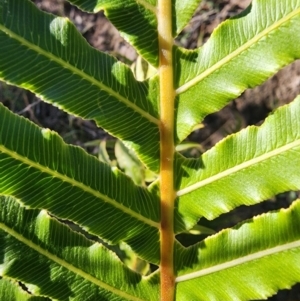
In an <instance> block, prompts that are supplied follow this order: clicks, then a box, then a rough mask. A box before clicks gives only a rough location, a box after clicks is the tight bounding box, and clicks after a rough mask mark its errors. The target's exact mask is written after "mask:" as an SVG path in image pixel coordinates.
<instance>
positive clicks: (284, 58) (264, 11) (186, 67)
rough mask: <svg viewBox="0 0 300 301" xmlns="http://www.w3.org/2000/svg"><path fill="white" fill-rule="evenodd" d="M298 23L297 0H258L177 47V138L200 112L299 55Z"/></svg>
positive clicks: (213, 107)
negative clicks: (193, 45) (201, 40)
mask: <svg viewBox="0 0 300 301" xmlns="http://www.w3.org/2000/svg"><path fill="white" fill-rule="evenodd" d="M299 28H300V1H299V0H294V1H289V0H281V1H278V0H269V1H266V0H257V1H253V2H252V5H251V6H250V7H249V8H248V9H247V10H246V11H245V12H243V13H242V14H241V15H240V16H237V17H234V18H232V19H229V20H227V21H225V22H223V23H222V24H221V25H220V26H219V27H218V28H217V29H216V30H215V31H214V32H213V34H212V36H211V37H210V39H209V41H208V42H207V43H206V44H205V45H204V46H203V47H201V48H199V49H197V50H194V51H190V50H185V49H182V48H178V47H176V48H175V49H174V56H175V58H174V68H175V74H176V79H175V81H176V82H175V88H176V93H177V134H176V139H177V140H178V141H181V140H183V139H184V138H185V137H186V136H187V135H188V134H189V133H190V132H191V131H192V130H193V128H194V127H195V125H197V124H198V123H200V122H202V120H203V118H204V117H205V116H207V115H208V114H210V113H213V112H216V111H218V110H220V109H221V108H222V107H223V106H225V105H226V104H228V103H229V101H231V100H232V99H234V98H236V97H238V96H239V95H240V94H241V93H242V92H243V91H244V90H245V89H247V88H251V87H254V86H257V85H259V84H261V83H262V82H263V81H264V80H266V79H267V78H268V77H270V76H271V75H273V74H274V73H275V72H277V71H278V70H279V69H280V68H281V67H283V66H285V65H287V64H289V63H291V62H292V61H294V60H295V59H297V58H300V43H299V41H300V31H299Z"/></svg>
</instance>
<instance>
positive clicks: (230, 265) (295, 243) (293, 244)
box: [175, 239, 300, 283]
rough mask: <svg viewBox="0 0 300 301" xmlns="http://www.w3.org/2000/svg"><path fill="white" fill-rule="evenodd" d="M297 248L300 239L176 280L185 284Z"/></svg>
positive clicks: (299, 245) (188, 274) (299, 246)
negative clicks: (188, 281)
mask: <svg viewBox="0 0 300 301" xmlns="http://www.w3.org/2000/svg"><path fill="white" fill-rule="evenodd" d="M295 248H300V239H299V240H296V241H293V242H290V243H286V244H282V245H280V246H276V247H273V248H270V249H265V250H262V251H259V252H256V253H252V254H249V255H246V256H243V257H240V258H237V259H234V260H231V261H228V262H224V263H221V264H218V265H215V266H212V267H209V268H206V269H203V270H199V271H196V272H191V273H187V274H184V275H182V276H178V277H177V278H176V279H175V282H176V283H178V282H183V281H187V280H191V279H195V278H199V277H203V276H207V275H209V274H212V273H216V272H219V271H222V270H225V269H229V268H233V267H235V266H239V265H242V264H245V263H249V262H251V261H254V260H258V259H262V258H264V257H266V256H271V255H274V254H278V253H280V252H284V251H289V250H292V249H295Z"/></svg>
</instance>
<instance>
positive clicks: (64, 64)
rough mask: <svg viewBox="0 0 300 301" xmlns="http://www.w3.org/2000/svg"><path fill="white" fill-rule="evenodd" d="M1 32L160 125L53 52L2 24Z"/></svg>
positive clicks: (149, 115) (127, 100) (131, 103)
mask: <svg viewBox="0 0 300 301" xmlns="http://www.w3.org/2000/svg"><path fill="white" fill-rule="evenodd" d="M0 30H2V31H3V32H4V33H6V34H7V35H9V36H10V37H11V38H13V39H15V40H17V41H18V42H20V43H21V44H22V45H25V46H26V47H28V48H29V49H31V50H33V51H35V52H36V53H38V54H39V55H43V56H45V57H46V58H48V59H49V60H50V61H55V62H56V63H58V64H59V65H61V66H62V67H63V68H65V69H68V70H70V71H71V72H73V73H75V74H77V75H78V76H80V77H81V78H83V79H85V80H86V81H88V82H90V83H91V84H92V85H95V86H97V87H98V88H100V89H102V90H104V91H105V92H107V93H108V94H109V95H112V96H113V97H115V98H116V99H118V100H119V101H120V102H122V103H124V104H125V105H126V106H128V107H130V108H131V109H132V110H134V111H135V112H137V113H139V114H140V115H141V116H143V117H144V118H146V119H147V120H149V121H150V122H151V123H154V124H156V125H159V124H160V121H159V119H157V118H155V117H154V116H152V115H151V114H149V113H148V112H146V111H144V110H143V109H141V108H140V107H138V106H137V105H135V103H134V102H131V101H130V100H129V99H127V98H125V97H124V96H122V95H120V94H118V93H117V92H116V91H115V90H113V89H112V88H110V87H108V86H106V85H104V84H103V83H102V82H100V81H98V80H96V79H95V78H94V77H93V76H91V75H88V74H87V73H85V72H84V71H82V70H80V69H78V68H76V67H74V66H73V65H71V64H69V63H68V62H66V61H64V60H63V59H61V58H59V57H57V56H55V55H53V54H52V53H51V52H47V51H45V50H44V49H42V48H40V47H39V46H37V45H35V44H33V43H31V42H29V41H27V40H25V39H24V38H23V37H21V36H19V35H18V34H15V33H14V32H13V31H11V30H10V29H8V28H7V27H5V26H3V25H1V24H0Z"/></svg>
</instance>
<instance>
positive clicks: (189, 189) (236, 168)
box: [177, 127, 300, 197]
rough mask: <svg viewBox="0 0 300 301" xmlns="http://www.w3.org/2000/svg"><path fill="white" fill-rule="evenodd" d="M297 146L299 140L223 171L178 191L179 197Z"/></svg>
mask: <svg viewBox="0 0 300 301" xmlns="http://www.w3.org/2000/svg"><path fill="white" fill-rule="evenodd" d="M249 128H250V127H249ZM249 128H248V129H249ZM297 146H300V139H298V140H296V141H293V142H291V143H289V144H286V145H284V146H282V147H279V148H277V149H275V150H272V151H270V152H267V153H264V154H263V155H261V156H258V157H256V158H254V159H250V160H248V161H246V162H243V163H242V164H239V165H236V166H234V167H232V168H229V169H227V170H225V171H222V172H220V173H218V174H216V175H214V176H212V177H209V178H206V179H205V180H203V181H199V182H196V183H194V184H192V185H190V186H188V187H185V188H183V189H180V190H178V191H177V196H178V197H179V196H182V195H185V194H188V193H190V192H192V191H194V190H196V189H199V188H201V187H203V186H205V185H208V184H211V183H213V182H214V181H217V180H220V179H222V178H225V177H227V176H229V175H232V174H234V173H236V172H238V171H240V170H242V169H246V168H248V167H251V166H253V165H255V164H258V163H261V162H263V161H265V160H267V159H270V158H272V157H275V156H278V155H280V154H282V153H284V152H286V151H289V150H291V149H293V148H294V147H297Z"/></svg>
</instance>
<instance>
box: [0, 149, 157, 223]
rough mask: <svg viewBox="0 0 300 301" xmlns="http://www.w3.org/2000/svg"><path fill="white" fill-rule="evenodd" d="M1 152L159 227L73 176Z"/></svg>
mask: <svg viewBox="0 0 300 301" xmlns="http://www.w3.org/2000/svg"><path fill="white" fill-rule="evenodd" d="M0 152H2V153H5V154H7V155H9V156H10V157H11V158H14V159H16V160H18V161H20V162H22V163H24V164H26V165H28V166H30V167H33V168H36V169H38V170H40V171H41V172H43V173H47V174H49V175H50V176H52V177H55V178H58V179H60V180H62V181H64V182H67V183H70V184H71V185H73V186H76V187H78V188H80V189H82V190H83V191H86V192H88V193H90V194H92V195H94V196H95V197H96V198H100V199H102V200H103V201H104V202H107V203H109V204H111V205H112V206H114V207H115V208H118V209H120V210H122V211H123V212H124V213H126V214H128V215H130V216H132V217H134V218H136V219H138V220H140V221H142V222H143V223H145V224H148V225H150V226H152V227H155V228H159V223H157V222H154V221H152V220H150V219H148V218H146V217H144V216H142V215H140V214H138V213H137V212H135V211H133V210H131V209H130V208H128V207H126V206H124V205H122V204H120V203H118V202H117V201H116V200H114V199H111V198H109V197H108V196H106V195H104V194H102V193H101V192H99V191H97V190H95V189H93V188H91V187H89V186H87V185H85V184H83V183H81V182H78V181H77V180H75V179H72V178H70V177H68V176H66V175H63V174H60V173H59V172H57V171H55V170H52V169H50V168H48V167H45V166H43V165H41V164H39V163H37V162H34V161H32V160H30V159H28V158H26V157H24V156H21V155H19V154H18V153H16V152H13V151H11V150H9V149H7V148H5V147H4V146H2V145H0Z"/></svg>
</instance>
